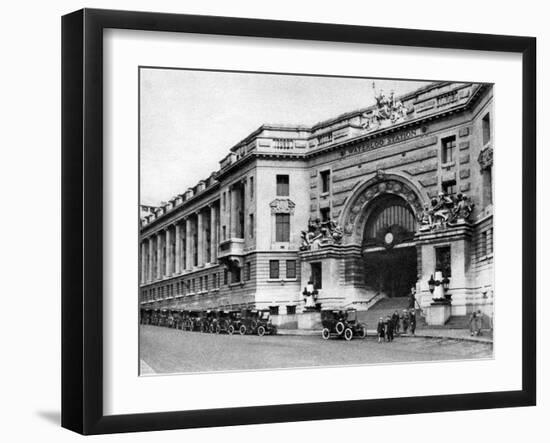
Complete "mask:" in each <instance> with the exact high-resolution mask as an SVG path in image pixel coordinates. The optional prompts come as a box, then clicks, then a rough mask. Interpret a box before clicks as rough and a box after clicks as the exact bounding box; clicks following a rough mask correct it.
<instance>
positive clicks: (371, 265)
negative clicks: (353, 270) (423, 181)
mask: <svg viewBox="0 0 550 443" xmlns="http://www.w3.org/2000/svg"><path fill="white" fill-rule="evenodd" d="M415 231H416V217H415V215H414V213H413V211H412V210H411V207H410V205H409V204H408V203H407V201H406V200H404V199H403V198H402V197H401V196H399V195H395V194H381V195H379V196H378V197H376V198H375V199H373V200H372V201H371V202H370V204H369V205H368V207H367V208H366V222H365V224H364V228H363V241H362V246H361V250H362V255H363V264H364V266H363V270H364V278H365V285H366V286H367V287H369V288H371V289H373V290H375V291H376V292H379V293H384V294H386V295H387V296H388V297H403V296H408V295H409V294H410V288H411V287H412V286H414V285H415V283H416V279H417V253H416V246H415V244H414V233H415Z"/></svg>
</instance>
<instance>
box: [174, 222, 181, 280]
mask: <svg viewBox="0 0 550 443" xmlns="http://www.w3.org/2000/svg"><path fill="white" fill-rule="evenodd" d="M174 230H175V234H176V251H175V255H176V257H175V262H174V265H175V268H174V273H175V274H179V273H180V272H181V226H180V225H179V224H178V223H174Z"/></svg>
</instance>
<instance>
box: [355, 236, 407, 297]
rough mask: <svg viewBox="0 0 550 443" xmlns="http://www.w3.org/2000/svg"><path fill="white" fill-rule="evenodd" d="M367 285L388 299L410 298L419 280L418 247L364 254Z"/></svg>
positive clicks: (397, 248)
mask: <svg viewBox="0 0 550 443" xmlns="http://www.w3.org/2000/svg"><path fill="white" fill-rule="evenodd" d="M363 261H364V276H365V284H366V285H367V286H368V287H370V288H372V289H374V290H375V291H377V292H383V293H385V294H386V295H387V296H388V297H408V296H409V295H410V292H411V287H413V286H415V284H416V280H417V256H416V247H414V246H408V247H396V248H392V249H389V250H376V251H372V252H364V254H363Z"/></svg>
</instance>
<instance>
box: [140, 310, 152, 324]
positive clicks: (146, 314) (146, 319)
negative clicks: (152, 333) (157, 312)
mask: <svg viewBox="0 0 550 443" xmlns="http://www.w3.org/2000/svg"><path fill="white" fill-rule="evenodd" d="M152 316H153V311H151V309H142V310H141V319H140V320H141V324H142V325H150V324H151V319H152Z"/></svg>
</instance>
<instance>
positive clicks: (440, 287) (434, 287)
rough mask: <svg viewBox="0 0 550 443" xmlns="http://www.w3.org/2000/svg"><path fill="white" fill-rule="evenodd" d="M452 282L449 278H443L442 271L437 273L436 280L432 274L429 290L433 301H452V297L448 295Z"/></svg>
mask: <svg viewBox="0 0 550 443" xmlns="http://www.w3.org/2000/svg"><path fill="white" fill-rule="evenodd" d="M450 282H451V281H450V280H449V278H448V277H443V273H442V272H441V271H435V278H434V275H433V274H432V275H431V276H430V279H429V280H428V288H429V289H430V292H431V293H432V300H434V301H441V300H445V299H447V300H448V299H450V296H448V295H447V291H448V290H449V284H450Z"/></svg>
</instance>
